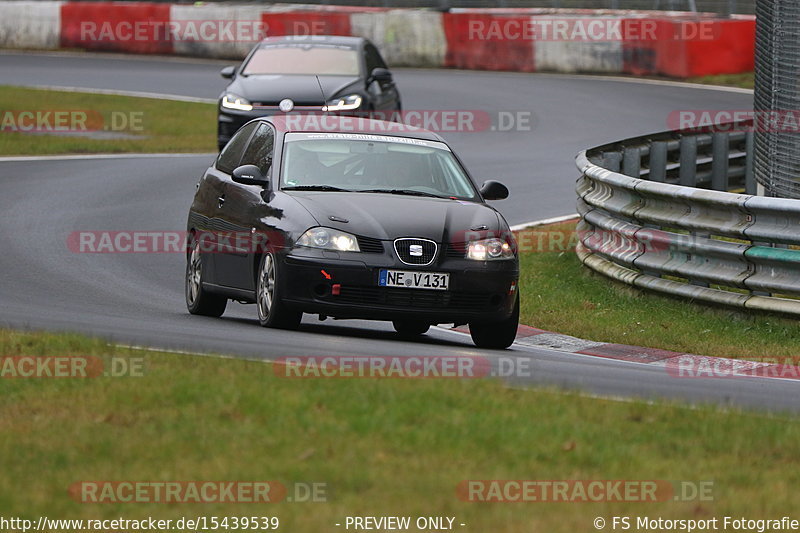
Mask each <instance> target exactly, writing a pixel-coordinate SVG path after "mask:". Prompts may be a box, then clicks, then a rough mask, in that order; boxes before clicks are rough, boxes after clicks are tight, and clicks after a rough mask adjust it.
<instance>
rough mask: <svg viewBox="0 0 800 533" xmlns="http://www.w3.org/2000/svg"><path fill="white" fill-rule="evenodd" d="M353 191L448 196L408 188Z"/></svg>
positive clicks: (432, 196)
mask: <svg viewBox="0 0 800 533" xmlns="http://www.w3.org/2000/svg"><path fill="white" fill-rule="evenodd" d="M355 192H384V193H386V194H405V195H408V196H427V197H428V198H449V197H448V196H439V195H438V194H433V193H429V192H423V191H412V190H410V189H363V190H358V191H355Z"/></svg>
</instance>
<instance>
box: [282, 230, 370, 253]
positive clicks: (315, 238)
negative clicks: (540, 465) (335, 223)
mask: <svg viewBox="0 0 800 533" xmlns="http://www.w3.org/2000/svg"><path fill="white" fill-rule="evenodd" d="M297 245H298V246H306V247H308V248H321V249H323V250H335V251H337V252H360V251H361V249H360V248H359V247H358V240H356V238H355V236H354V235H350V234H349V233H345V232H343V231H339V230H336V229H333V228H324V227H322V226H319V227H316V228H311V229H309V230H307V231H306V232H305V233H303V235H301V236H300V238H299V239H297Z"/></svg>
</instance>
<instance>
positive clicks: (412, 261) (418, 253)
mask: <svg viewBox="0 0 800 533" xmlns="http://www.w3.org/2000/svg"><path fill="white" fill-rule="evenodd" d="M437 248H438V245H437V244H436V243H435V242H433V241H429V240H428V239H412V238H409V239H397V240H395V241H394V251H395V252H397V257H398V258H399V259H400V261H402V262H403V263H405V264H407V265H423V266H424V265H430V264H431V263H433V260H434V259H435V258H436V250H437Z"/></svg>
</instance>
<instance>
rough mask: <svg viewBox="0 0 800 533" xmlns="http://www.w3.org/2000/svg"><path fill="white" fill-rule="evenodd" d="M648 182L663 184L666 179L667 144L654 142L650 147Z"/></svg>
mask: <svg viewBox="0 0 800 533" xmlns="http://www.w3.org/2000/svg"><path fill="white" fill-rule="evenodd" d="M649 165H650V175H649V177H650V181H656V182H658V183H664V180H665V179H666V177H667V143H666V142H664V141H655V142H653V143H652V144H651V145H650V162H649Z"/></svg>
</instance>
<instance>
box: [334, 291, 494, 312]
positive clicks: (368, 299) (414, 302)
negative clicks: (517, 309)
mask: <svg viewBox="0 0 800 533" xmlns="http://www.w3.org/2000/svg"><path fill="white" fill-rule="evenodd" d="M334 298H335V299H336V302H337V303H345V304H356V305H375V306H391V307H407V308H418V309H457V310H464V311H486V310H490V309H492V308H496V307H498V306H499V305H500V304H501V303H502V298H498V296H497V295H493V294H486V293H464V292H460V293H458V292H447V291H429V290H425V289H395V288H386V287H352V286H351V287H348V286H346V285H343V286H342V288H341V291H340V293H339V295H338V296H335V297H334Z"/></svg>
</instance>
